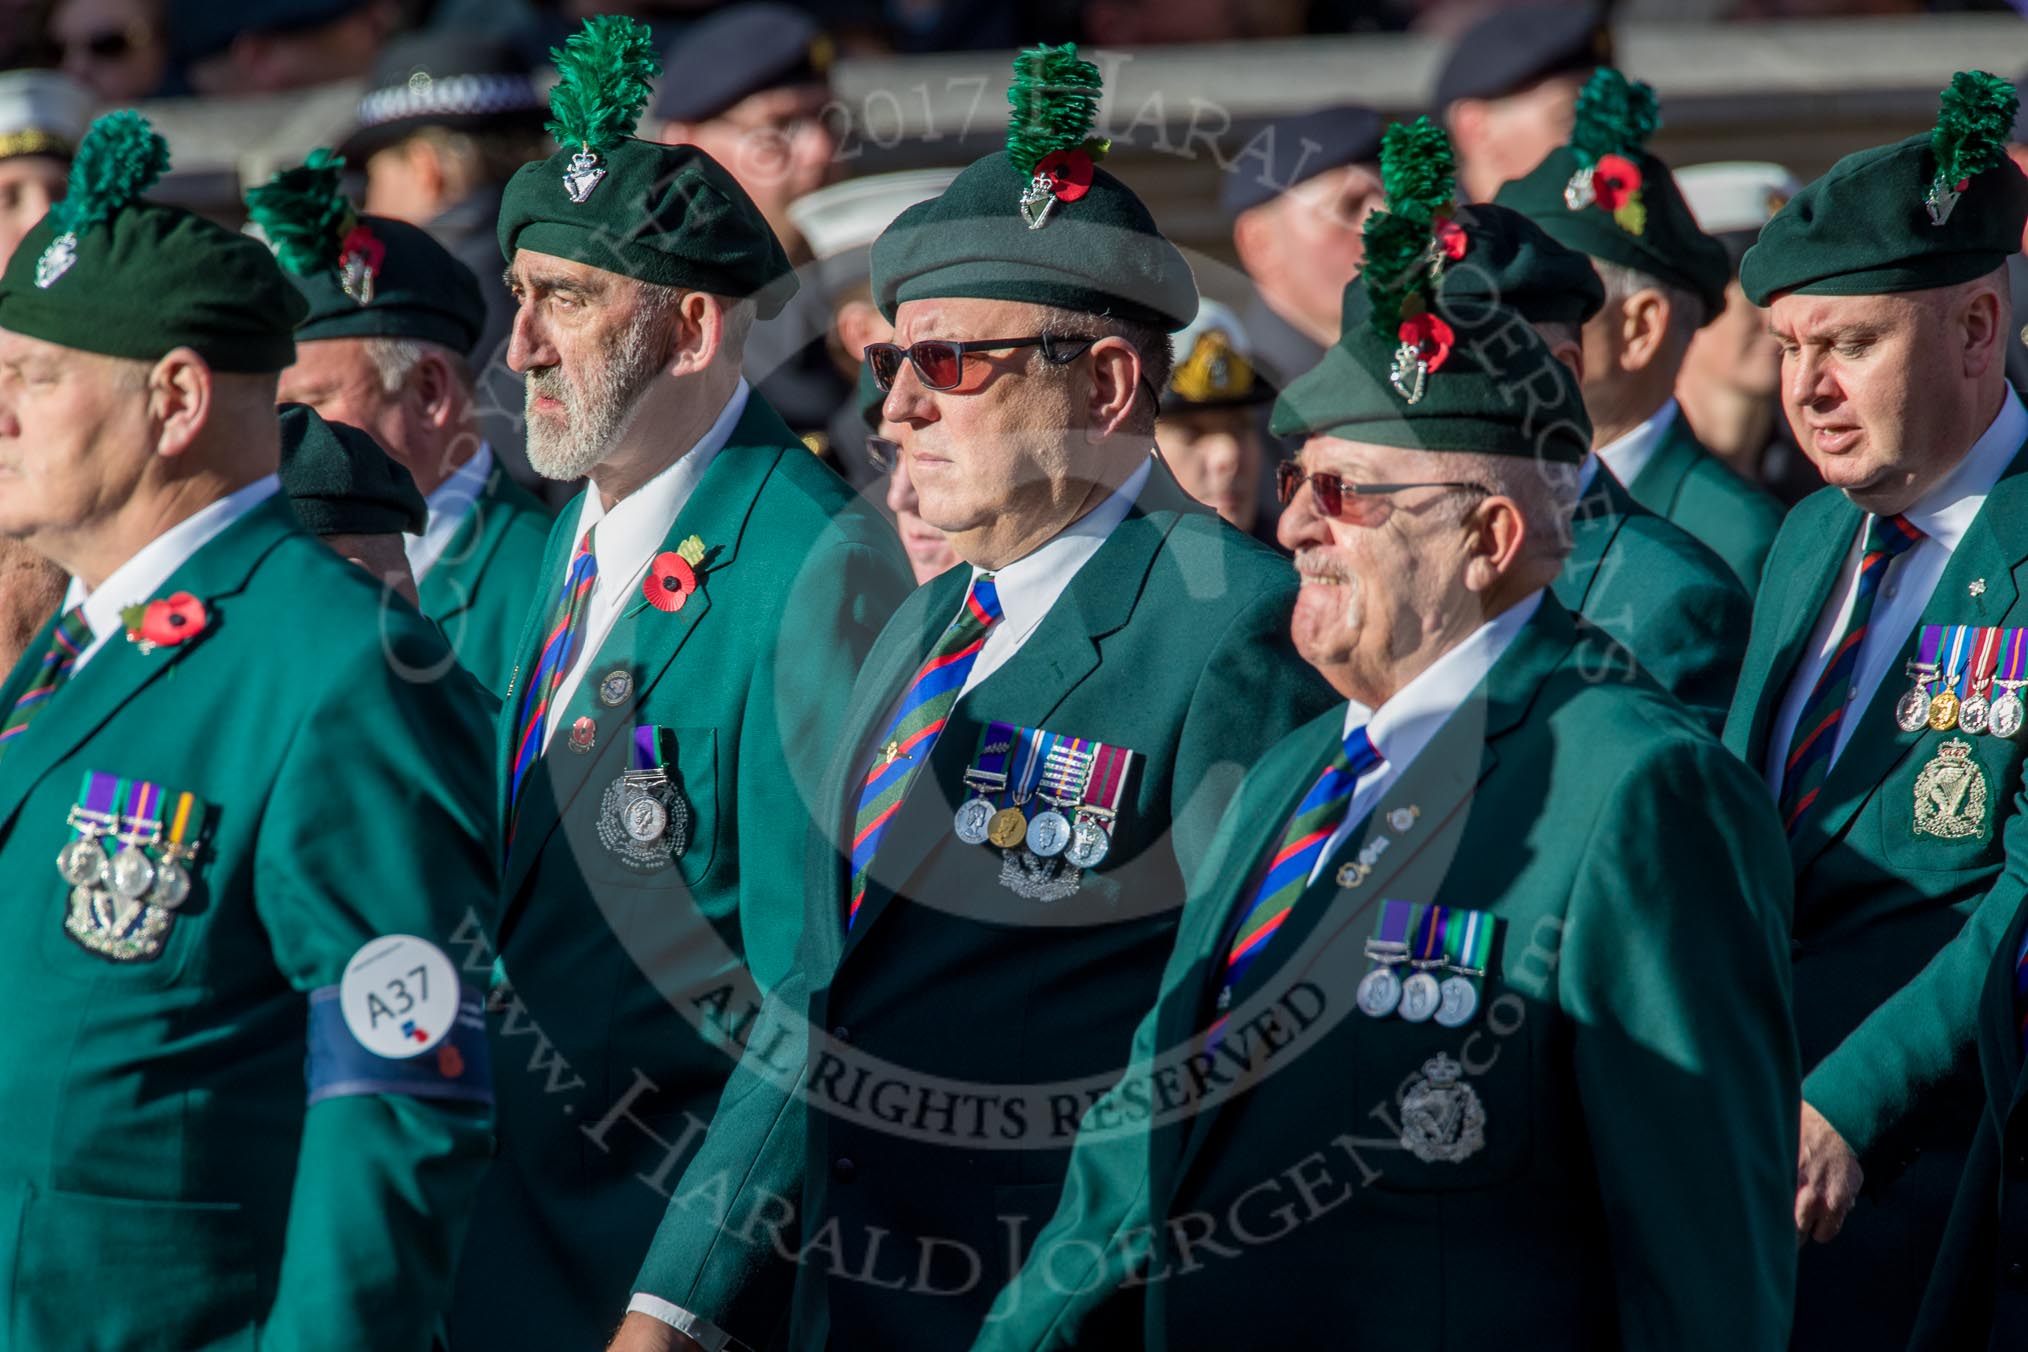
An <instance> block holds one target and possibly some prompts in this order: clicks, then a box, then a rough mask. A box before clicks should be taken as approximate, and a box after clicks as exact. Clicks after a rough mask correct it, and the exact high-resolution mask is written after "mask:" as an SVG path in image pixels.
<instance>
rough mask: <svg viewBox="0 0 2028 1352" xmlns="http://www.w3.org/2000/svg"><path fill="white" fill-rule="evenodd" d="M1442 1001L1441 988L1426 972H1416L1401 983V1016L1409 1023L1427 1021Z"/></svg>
mask: <svg viewBox="0 0 2028 1352" xmlns="http://www.w3.org/2000/svg"><path fill="white" fill-rule="evenodd" d="M1443 1002H1444V996H1443V988H1442V987H1440V986H1438V985H1437V979H1436V978H1435V977H1433V976H1431V975H1430V974H1429V973H1428V972H1417V973H1415V974H1414V975H1412V976H1410V977H1409V978H1408V980H1406V981H1404V982H1402V983H1401V1017H1402V1018H1404V1019H1407V1020H1408V1021H1409V1022H1410V1023H1425V1022H1427V1021H1428V1020H1429V1017H1430V1016H1431V1015H1432V1014H1435V1013H1436V1012H1437V1006H1439V1005H1441V1004H1442V1003H1443Z"/></svg>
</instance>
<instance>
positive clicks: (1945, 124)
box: [1739, 71, 2028, 305]
mask: <svg viewBox="0 0 2028 1352" xmlns="http://www.w3.org/2000/svg"><path fill="white" fill-rule="evenodd" d="M2016 106H2017V100H2016V99H2015V97H2014V90H2013V87H2012V86H2011V85H2009V84H2008V83H2007V82H2006V81H2004V80H2001V79H1998V78H1996V77H1994V76H1991V75H1987V74H1984V73H1983V72H1978V71H1961V72H1959V73H1958V74H1957V75H1956V76H1954V77H1953V78H1952V80H1951V85H1950V88H1949V89H1947V90H1945V91H1944V95H1943V109H1942V112H1941V114H1940V115H1939V117H1938V119H1937V124H1936V126H1935V128H1933V129H1932V130H1931V131H1929V132H1926V133H1924V134H1923V135H1921V136H1911V137H1909V138H1908V139H1907V140H1905V141H1897V142H1895V143H1894V144H1893V145H1885V146H1874V147H1873V148H1871V149H1869V150H1861V151H1857V152H1855V153H1854V154H1851V155H1847V156H1846V157H1845V158H1844V159H1842V160H1839V161H1838V162H1837V163H1836V164H1834V165H1832V166H1831V169H1830V172H1829V173H1827V174H1825V175H1824V176H1823V177H1822V178H1820V179H1818V180H1817V181H1816V182H1814V183H1811V184H1808V185H1807V186H1805V187H1804V188H1803V190H1802V191H1801V192H1798V193H1797V194H1796V195H1795V196H1794V197H1792V198H1790V199H1789V202H1788V205H1787V206H1785V207H1783V208H1782V209H1781V210H1780V211H1779V212H1777V213H1776V214H1775V217H1774V219H1773V220H1771V221H1769V222H1768V223H1767V225H1766V226H1765V227H1763V228H1762V230H1761V232H1760V239H1759V241H1758V242H1757V243H1755V244H1754V246H1753V247H1752V248H1751V249H1748V250H1747V251H1746V257H1745V258H1743V259H1741V260H1740V264H1739V283H1740V285H1741V286H1742V287H1743V288H1744V289H1745V291H1746V295H1747V299H1749V300H1751V301H1752V302H1753V303H1754V304H1756V305H1766V304H1767V303H1768V302H1769V301H1770V300H1772V299H1773V298H1774V297H1775V295H1776V294H1777V293H1779V292H1784V291H1800V292H1803V293H1805V294H1807V295H1813V296H1870V295H1880V294H1884V293H1887V292H1895V291H1927V290H1930V289H1932V288H1935V287H1943V286H1955V285H1957V284H1958V283H1959V282H1968V281H1970V280H1972V279H1973V278H1974V277H1983V276H1985V275H1986V274H1987V273H1989V272H1992V271H1994V270H1995V269H1997V268H1999V267H2000V266H2001V265H2002V264H2003V263H2005V262H2006V261H2007V256H2008V255H2009V254H2012V253H2015V252H2018V251H2019V250H2020V248H2021V229H2022V226H2023V224H2024V223H2028V178H2024V177H2023V176H2022V173H2021V171H2020V169H2018V168H2016V167H2015V165H2014V162H2013V161H2012V160H2010V159H2009V158H2008V157H2007V149H2006V143H2007V138H2008V134H2009V130H2010V128H2011V127H2012V125H2013V121H2014V112H2015V108H2016Z"/></svg>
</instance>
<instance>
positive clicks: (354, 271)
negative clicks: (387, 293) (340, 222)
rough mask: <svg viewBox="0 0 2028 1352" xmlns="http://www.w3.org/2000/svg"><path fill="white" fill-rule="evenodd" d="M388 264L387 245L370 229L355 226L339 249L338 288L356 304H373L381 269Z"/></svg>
mask: <svg viewBox="0 0 2028 1352" xmlns="http://www.w3.org/2000/svg"><path fill="white" fill-rule="evenodd" d="M386 261H387V246H386V245H385V244H382V243H381V242H380V240H379V239H378V238H376V237H375V236H374V233H373V231H371V230H370V229H368V228H367V227H365V226H363V225H355V226H353V227H352V229H351V230H350V231H348V232H347V233H346V235H345V242H344V243H343V244H341V245H339V246H338V285H339V286H341V287H343V288H344V289H345V294H346V295H348V296H350V297H351V298H352V300H353V303H354V304H357V305H371V304H373V287H374V283H375V282H377V281H378V280H379V279H380V268H381V265H382V264H383V263H385V262H386Z"/></svg>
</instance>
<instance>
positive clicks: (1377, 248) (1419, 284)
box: [1359, 211, 1431, 342]
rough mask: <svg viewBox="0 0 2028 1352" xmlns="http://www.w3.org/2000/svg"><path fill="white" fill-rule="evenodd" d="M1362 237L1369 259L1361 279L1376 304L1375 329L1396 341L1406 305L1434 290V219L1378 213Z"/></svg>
mask: <svg viewBox="0 0 2028 1352" xmlns="http://www.w3.org/2000/svg"><path fill="white" fill-rule="evenodd" d="M1361 235H1362V237H1363V238H1364V240H1365V242H1366V258H1365V261H1364V262H1362V263H1361V264H1360V265H1359V280H1360V281H1361V282H1362V283H1364V284H1365V287H1366V296H1367V299H1369V300H1371V301H1372V302H1373V311H1372V323H1373V328H1374V330H1375V331H1376V332H1378V333H1379V334H1380V335H1381V336H1382V337H1384V338H1386V339H1387V340H1388V341H1390V342H1392V341H1393V340H1394V335H1395V333H1396V331H1397V330H1399V329H1400V327H1401V311H1402V306H1403V304H1404V303H1405V302H1406V301H1407V300H1408V298H1409V297H1410V296H1411V295H1423V296H1427V295H1428V293H1429V291H1430V286H1431V283H1430V275H1429V244H1430V220H1429V218H1427V217H1424V218H1423V219H1420V220H1418V219H1416V218H1415V217H1414V216H1397V215H1395V214H1394V213H1393V212H1391V211H1376V212H1374V213H1372V214H1371V215H1369V216H1368V217H1367V218H1366V225H1365V228H1364V229H1363V230H1362V231H1361Z"/></svg>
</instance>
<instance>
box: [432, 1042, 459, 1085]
mask: <svg viewBox="0 0 2028 1352" xmlns="http://www.w3.org/2000/svg"><path fill="white" fill-rule="evenodd" d="M437 1073H438V1074H440V1075H442V1076H443V1077H444V1078H445V1079H447V1080H455V1079H457V1078H458V1077H459V1076H460V1075H463V1074H464V1073H465V1054H464V1053H463V1052H461V1051H459V1050H458V1049H457V1047H456V1046H455V1045H454V1044H452V1043H449V1042H440V1043H438V1044H437Z"/></svg>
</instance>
